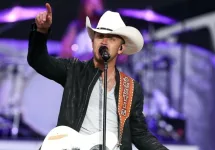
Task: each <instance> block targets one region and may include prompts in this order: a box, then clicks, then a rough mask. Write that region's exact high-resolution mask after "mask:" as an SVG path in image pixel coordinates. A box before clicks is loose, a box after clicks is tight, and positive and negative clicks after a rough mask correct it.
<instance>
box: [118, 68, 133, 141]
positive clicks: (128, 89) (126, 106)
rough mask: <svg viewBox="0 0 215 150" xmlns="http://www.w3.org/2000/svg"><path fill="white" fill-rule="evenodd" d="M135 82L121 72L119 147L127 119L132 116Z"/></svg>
mask: <svg viewBox="0 0 215 150" xmlns="http://www.w3.org/2000/svg"><path fill="white" fill-rule="evenodd" d="M133 91H134V80H133V79H132V78H131V77H129V76H127V75H126V74H124V73H123V72H120V85H119V99H118V114H119V119H120V131H119V145H120V144H121V140H122V133H123V128H124V124H125V121H126V119H127V118H128V117H129V115H130V110H131V104H132V100H133Z"/></svg>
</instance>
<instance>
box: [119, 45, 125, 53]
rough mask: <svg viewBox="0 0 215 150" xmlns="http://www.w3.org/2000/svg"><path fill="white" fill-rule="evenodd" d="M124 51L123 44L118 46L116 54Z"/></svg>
mask: <svg viewBox="0 0 215 150" xmlns="http://www.w3.org/2000/svg"><path fill="white" fill-rule="evenodd" d="M124 49H125V45H124V44H122V45H120V47H119V50H118V54H122V53H123V51H124Z"/></svg>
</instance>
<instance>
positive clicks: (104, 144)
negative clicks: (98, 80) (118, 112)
mask: <svg viewBox="0 0 215 150" xmlns="http://www.w3.org/2000/svg"><path fill="white" fill-rule="evenodd" d="M107 70H108V63H107V61H105V60H104V104H103V148H102V150H106V109H107Z"/></svg>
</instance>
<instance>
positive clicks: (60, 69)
mask: <svg viewBox="0 0 215 150" xmlns="http://www.w3.org/2000/svg"><path fill="white" fill-rule="evenodd" d="M47 39H48V34H47V35H46V34H42V33H40V32H37V31H36V30H31V32H30V35H29V43H28V55H27V61H28V64H29V65H30V66H31V67H32V68H33V69H35V71H37V72H38V73H39V74H41V75H43V76H44V77H47V78H48V79H51V80H54V81H56V82H57V83H59V84H61V85H62V86H64V84H65V82H66V74H67V68H68V65H69V64H71V63H74V59H62V58H55V57H52V56H49V54H48V50H47Z"/></svg>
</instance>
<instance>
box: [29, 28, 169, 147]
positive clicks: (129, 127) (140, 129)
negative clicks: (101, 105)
mask: <svg viewBox="0 0 215 150" xmlns="http://www.w3.org/2000/svg"><path fill="white" fill-rule="evenodd" d="M47 39H48V36H47V35H44V34H41V33H39V32H36V31H33V30H32V31H31V33H30V37H29V49H28V56H27V60H28V63H29V65H30V66H31V67H32V68H34V69H35V70H36V71H37V72H38V73H40V74H41V75H43V76H45V77H47V78H49V79H51V80H54V81H56V82H57V83H59V84H61V85H62V86H63V87H64V92H63V98H62V102H61V107H60V112H59V116H58V123H57V126H58V125H66V126H69V127H71V128H73V129H75V130H76V131H79V130H80V128H81V126H82V123H83V120H84V116H85V114H86V110H87V105H88V102H89V98H90V95H91V92H92V90H93V87H94V85H95V83H96V81H97V80H98V78H99V76H100V75H101V73H102V72H101V70H99V69H97V68H95V67H94V63H93V61H92V60H90V61H87V62H81V61H79V60H77V59H72V58H71V59H62V58H55V57H52V56H49V55H48V52H47V46H46V42H47ZM116 71H117V69H116ZM116 83H117V84H116V88H115V99H116V103H117V101H118V91H119V86H118V85H119V84H118V83H119V72H118V71H117V73H116ZM41 86H42V85H41ZM142 111H143V93H142V89H141V86H140V84H138V83H137V82H134V96H133V101H132V107H131V113H130V117H129V118H128V119H127V121H126V122H125V125H124V132H123V135H122V141H121V144H122V145H121V147H120V149H121V150H131V149H132V142H133V143H134V144H135V146H136V147H137V148H138V149H140V150H167V148H165V147H164V146H163V145H161V144H160V143H159V142H158V141H157V139H156V138H155V137H154V136H152V134H151V133H150V132H149V131H148V129H147V125H146V122H145V117H144V116H143V113H142ZM41 117H42V116H41Z"/></svg>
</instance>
